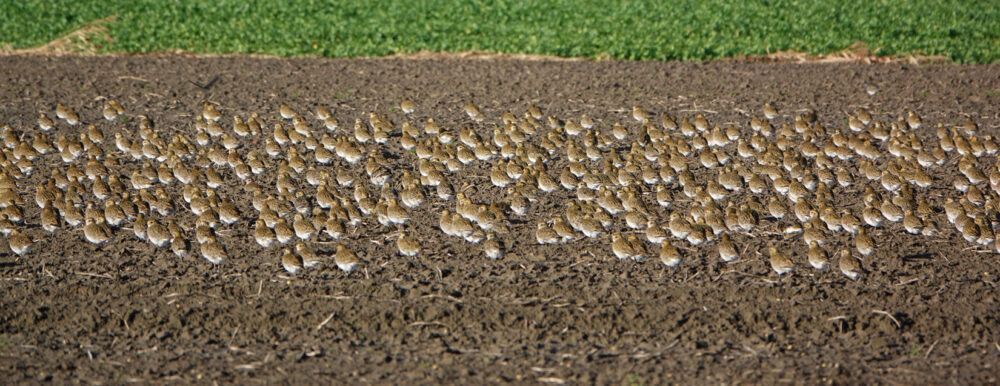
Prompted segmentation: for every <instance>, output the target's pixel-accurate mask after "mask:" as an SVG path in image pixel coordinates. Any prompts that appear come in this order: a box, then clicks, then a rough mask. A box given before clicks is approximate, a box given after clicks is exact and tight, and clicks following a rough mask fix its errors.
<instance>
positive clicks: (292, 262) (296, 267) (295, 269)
mask: <svg viewBox="0 0 1000 386" xmlns="http://www.w3.org/2000/svg"><path fill="white" fill-rule="evenodd" d="M281 266H282V268H284V269H285V271H287V272H288V273H290V274H292V275H298V274H299V272H300V271H302V257H300V256H299V255H297V254H295V253H292V249H291V248H282V249H281Z"/></svg>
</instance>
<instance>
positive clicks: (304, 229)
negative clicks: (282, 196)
mask: <svg viewBox="0 0 1000 386" xmlns="http://www.w3.org/2000/svg"><path fill="white" fill-rule="evenodd" d="M292 229H294V230H295V235H296V236H298V238H300V239H302V240H309V238H310V237H312V235H313V234H315V233H316V227H314V226H313V224H312V222H310V221H307V220H306V219H305V216H303V215H302V213H296V214H295V216H294V217H293V219H292Z"/></svg>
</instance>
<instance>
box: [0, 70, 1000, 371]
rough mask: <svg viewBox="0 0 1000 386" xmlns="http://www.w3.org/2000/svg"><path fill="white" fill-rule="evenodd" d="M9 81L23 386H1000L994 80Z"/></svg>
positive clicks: (84, 77)
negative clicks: (515, 385) (273, 385)
mask: <svg viewBox="0 0 1000 386" xmlns="http://www.w3.org/2000/svg"><path fill="white" fill-rule="evenodd" d="M0 62H2V64H3V65H2V66H0V124H3V125H6V126H4V129H3V133H2V134H3V140H4V145H5V147H4V148H3V158H2V159H3V160H4V161H3V162H2V166H3V168H4V170H5V171H4V173H3V174H2V175H0V180H2V181H0V184H2V204H3V205H2V206H3V207H4V208H3V209H2V212H0V214H2V218H0V225H3V232H4V233H5V235H6V237H5V240H6V241H7V242H5V243H3V248H4V252H3V254H2V255H0V286H2V289H0V291H2V292H0V294H2V295H0V305H2V308H0V310H2V311H0V379H4V380H5V381H6V382H7V383H14V382H16V383H36V382H42V381H47V380H48V381H55V382H59V383H70V382H81V383H121V382H132V381H137V382H171V381H173V382H180V383H191V382H206V383H207V382H222V383H270V382H275V381H292V382H296V383H330V382H337V383H340V382H343V383H348V382H349V383H362V382H363V383H403V382H418V383H445V382H447V383H456V382H461V383H495V382H519V383H520V382H531V383H549V384H561V383H602V384H608V383H612V384H621V383H623V384H660V383H665V382H691V381H694V382H699V383H702V382H703V383H709V382H711V383H747V382H751V383H775V382H787V383H819V382H831V383H833V382H836V383H861V382H865V383H868V382H878V383H963V384H967V383H992V382H996V381H997V379H996V375H995V374H997V369H996V366H997V365H998V362H1000V344H998V339H1000V337H998V328H1000V320H998V312H997V309H998V304H997V303H998V299H997V288H996V287H997V285H996V278H997V276H998V275H1000V269H998V264H997V259H998V255H997V254H996V253H995V252H996V250H997V248H996V244H997V242H996V239H995V237H994V234H995V232H996V225H997V222H998V221H1000V216H998V211H997V207H998V205H997V204H998V203H1000V200H998V197H997V193H996V192H997V190H998V188H1000V172H998V162H997V161H998V159H997V155H996V151H997V147H998V145H997V142H998V139H997V138H996V136H997V135H998V130H997V128H998V127H1000V108H998V106H1000V97H998V95H997V93H998V92H1000V66H996V65H991V66H956V65H928V66H921V65H909V64H888V65H854V64H761V63H742V62H715V63H627V62H543V61H532V62H525V61H508V60H481V61H478V60H477V61H471V60H470V61H467V60H394V59H393V60H384V59H382V60H380V59H371V60H310V59H296V60H279V59H259V58H257V59H254V58H233V57H230V58H183V57H60V58H46V57H35V56H28V57H18V56H7V57H0ZM404 99H405V100H407V101H409V102H407V103H402V101H403V100H404ZM112 100H114V101H115V102H117V105H119V106H117V107H120V110H119V109H117V108H116V105H115V104H113V103H111V101H112ZM59 105H61V106H59ZM410 108H412V109H413V111H412V112H408V113H407V112H406V111H409V110H410ZM324 110H328V111H329V114H330V117H329V118H327V117H326V111H324ZM507 112H509V113H510V114H505V113H507ZM43 114H44V117H45V118H44V119H40V118H42V116H43ZM255 114H256V115H255ZM105 115H107V116H108V117H109V118H111V119H105ZM286 116H287V118H286ZM234 117H237V118H235V119H234ZM74 118H77V119H74ZM205 118H210V119H209V120H206V119H205ZM214 118H219V120H218V121H215V120H212V119H214ZM321 118H322V119H321ZM430 118H433V122H434V124H431V125H428V124H427V122H428V120H429V119H430ZM46 119H48V120H51V125H52V126H53V127H52V128H51V129H49V130H44V129H43V126H48V122H47V121H46ZM75 120H79V121H80V122H79V124H76V125H71V124H70V123H73V122H71V121H75ZM90 125H93V127H92V128H91V127H90ZM279 126H280V127H279ZM428 126H430V127H428ZM585 126H588V127H585ZM102 137H103V138H102ZM101 139H103V141H99V140H101ZM350 161H356V163H351V162H350ZM119 221H120V222H119ZM113 224H114V225H113ZM286 237H287V238H288V239H287V240H285V238H286ZM275 238H278V239H280V240H274V239H275ZM282 241H285V242H284V243H282ZM94 242H99V243H94ZM154 242H161V243H162V244H163V246H162V247H157V246H156V245H154ZM269 243H270V244H269ZM262 244H267V245H268V246H266V247H265V246H263V245H262ZM402 252H409V254H414V256H402ZM488 252H493V253H497V254H502V256H496V255H494V256H493V257H494V258H489V257H487V255H488V254H490V253H488ZM355 259H356V260H355ZM213 261H214V262H215V263H219V264H213ZM778 272H782V274H779V273H778Z"/></svg>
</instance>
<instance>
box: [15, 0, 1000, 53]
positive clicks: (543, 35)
mask: <svg viewBox="0 0 1000 386" xmlns="http://www.w3.org/2000/svg"><path fill="white" fill-rule="evenodd" d="M112 14H114V15H118V18H117V19H115V20H114V21H113V22H111V23H110V24H109V25H108V27H109V29H110V31H109V35H110V37H111V38H112V40H111V41H109V42H103V43H104V44H103V45H102V46H101V47H100V50H101V51H104V52H134V53H148V52H157V51H167V50H186V51H191V52H198V53H257V54H269V55H279V56H294V55H311V56H323V57H356V56H382V55H389V54H396V53H410V52H415V51H420V50H430V51H452V52H456V51H466V50H478V51H486V52H503V53H525V54H541V55H556V56H564V57H590V58H597V57H610V58H617V59H630V60H703V59H716V58H725V57H733V56H740V55H759V54H767V53H770V52H774V51H779V50H792V51H801V52H807V53H811V54H820V53H830V52H835V51H838V50H841V49H844V48H846V47H848V46H850V45H851V44H853V43H855V42H859V41H860V42H863V43H865V44H867V45H868V46H869V47H871V48H872V49H877V50H875V51H874V53H876V54H879V55H906V54H921V55H943V56H947V57H950V58H951V59H952V60H954V61H957V62H962V63H989V62H994V61H996V60H997V59H1000V2H998V1H995V0H993V1H949V0H927V1H895V0H884V1H879V0H872V1H839V0H816V1H788V0H774V1H753V2H750V1H748V2H742V1H728V0H708V1H670V0H666V1H568V0H555V1H546V2H526V1H459V0H428V1H420V0H414V1H319V0H317V1H253V0H251V1H246V0H216V1H176V0H171V1H167V0H164V1H124V0H105V1H79V0H15V1H3V2H0V44H6V45H8V46H9V47H10V48H14V49H19V48H27V47H33V46H38V45H41V44H44V43H46V42H48V41H51V40H53V39H55V38H57V37H59V36H62V35H64V34H66V33H68V32H70V31H73V30H74V29H77V28H80V27H81V26H83V25H85V24H87V23H89V22H91V21H94V20H97V19H101V18H104V17H107V16H109V15H112Z"/></svg>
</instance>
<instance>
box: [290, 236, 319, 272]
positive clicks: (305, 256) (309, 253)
mask: <svg viewBox="0 0 1000 386" xmlns="http://www.w3.org/2000/svg"><path fill="white" fill-rule="evenodd" d="M295 254H297V255H299V257H300V258H302V266H303V267H305V268H312V267H315V266H316V265H318V264H319V263H320V260H321V258H320V255H319V254H318V253H316V251H314V250H313V249H312V247H310V246H309V245H308V244H306V243H303V242H301V241H300V242H298V243H295Z"/></svg>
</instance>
